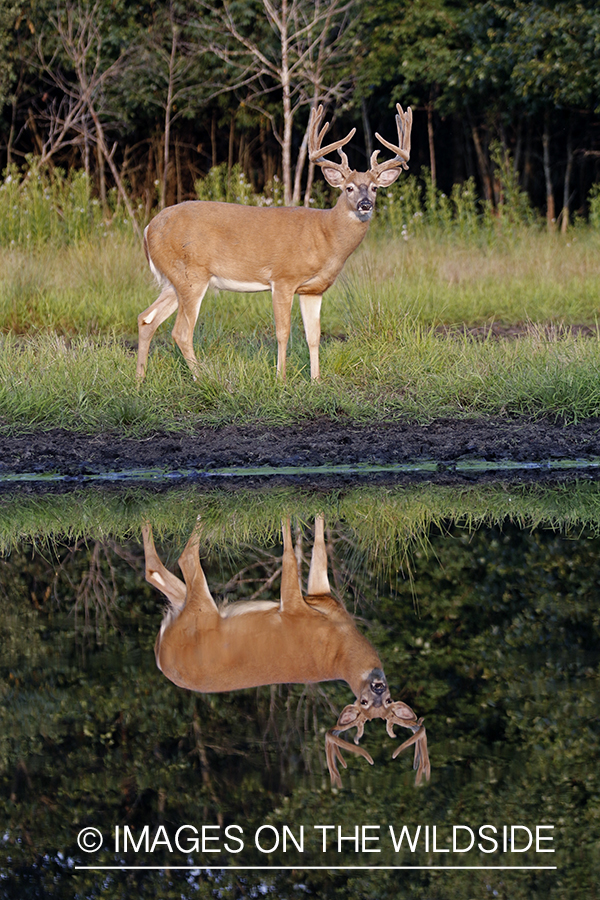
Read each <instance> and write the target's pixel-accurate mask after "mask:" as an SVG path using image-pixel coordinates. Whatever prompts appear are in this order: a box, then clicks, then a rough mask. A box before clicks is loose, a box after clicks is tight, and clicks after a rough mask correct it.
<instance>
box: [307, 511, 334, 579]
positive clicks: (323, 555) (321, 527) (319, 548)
mask: <svg viewBox="0 0 600 900" xmlns="http://www.w3.org/2000/svg"><path fill="white" fill-rule="evenodd" d="M308 593H309V595H311V596H314V595H316V594H331V587H330V585H329V578H328V577H327V550H326V549H325V523H324V520H323V516H316V517H315V542H314V544H313V551H312V556H311V558H310V569H309V571H308Z"/></svg>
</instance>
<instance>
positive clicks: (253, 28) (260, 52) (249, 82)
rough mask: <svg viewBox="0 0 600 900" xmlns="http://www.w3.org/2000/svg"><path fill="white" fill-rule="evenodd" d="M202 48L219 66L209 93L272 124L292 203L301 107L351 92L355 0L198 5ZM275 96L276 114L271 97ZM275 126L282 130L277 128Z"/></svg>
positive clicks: (204, 1)
mask: <svg viewBox="0 0 600 900" xmlns="http://www.w3.org/2000/svg"><path fill="white" fill-rule="evenodd" d="M198 3H199V5H200V6H201V8H202V9H203V10H204V12H205V14H206V18H205V19H203V20H202V22H201V28H202V29H203V31H206V32H207V34H208V42H207V47H208V49H209V50H210V51H211V52H212V53H213V54H214V55H215V56H216V57H217V58H218V59H219V60H221V62H222V63H224V64H225V71H222V73H221V75H222V81H221V82H220V83H218V82H216V83H215V93H219V92H228V91H232V92H234V93H235V94H236V96H238V97H239V98H240V100H241V102H242V104H243V105H246V106H249V107H251V108H253V109H255V110H258V111H259V112H260V113H261V115H264V116H266V117H267V119H268V120H269V122H270V123H271V127H272V129H273V134H274V135H275V138H276V140H277V141H278V143H279V145H280V146H281V152H282V169H283V186H284V202H285V204H286V206H289V205H291V204H292V203H298V202H299V199H300V179H301V173H302V168H303V166H304V162H305V160H306V147H307V141H308V129H307V128H306V130H305V134H304V139H303V141H302V145H301V148H300V152H299V155H298V160H297V164H296V177H295V179H293V178H292V135H293V126H294V119H295V116H296V114H297V112H298V111H299V109H301V108H302V107H304V106H309V105H316V104H318V103H325V104H326V103H329V102H331V101H333V100H335V101H337V102H338V103H339V102H340V101H341V100H343V99H344V98H345V97H346V96H347V95H348V91H349V89H350V84H351V76H350V71H349V65H348V64H349V50H350V46H349V42H350V40H351V34H352V32H351V24H352V11H353V9H354V7H355V0H316V2H311V0H256V2H255V3H254V4H252V5H248V6H238V5H236V4H234V3H232V2H230V0H224V2H223V3H222V4H218V5H217V4H215V3H213V2H209V0H198ZM279 95H280V96H281V109H280V110H276V109H274V106H273V103H272V102H270V101H271V100H272V98H273V96H279ZM280 121H281V122H282V125H281V126H280V124H279V123H280Z"/></svg>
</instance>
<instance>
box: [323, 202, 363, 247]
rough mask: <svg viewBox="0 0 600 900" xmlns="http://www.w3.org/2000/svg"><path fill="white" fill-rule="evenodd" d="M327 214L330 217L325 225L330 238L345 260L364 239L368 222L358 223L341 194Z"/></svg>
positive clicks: (353, 212)
mask: <svg viewBox="0 0 600 900" xmlns="http://www.w3.org/2000/svg"><path fill="white" fill-rule="evenodd" d="M328 212H329V213H330V215H329V217H328V223H327V224H328V225H329V229H328V230H329V232H330V235H331V238H332V240H333V242H334V243H335V245H336V247H337V248H338V249H339V251H341V252H343V253H344V259H347V258H348V257H349V256H350V254H351V253H353V252H354V250H356V248H357V247H358V245H359V244H360V243H361V241H362V240H363V238H364V237H365V235H366V233H367V231H368V230H369V221H368V220H367V221H366V222H361V221H360V219H359V218H358V216H357V215H356V212H355V211H354V210H353V209H352V208H351V207H350V205H349V204H348V201H347V199H346V197H345V196H344V195H343V194H341V195H340V197H339V198H338V202H337V203H336V204H335V206H334V207H332V208H331V209H330V210H328Z"/></svg>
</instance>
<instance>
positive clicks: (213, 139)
mask: <svg viewBox="0 0 600 900" xmlns="http://www.w3.org/2000/svg"><path fill="white" fill-rule="evenodd" d="M210 150H211V156H212V168H213V169H214V168H215V166H216V165H217V117H216V116H215V115H214V113H213V117H212V120H211V123H210Z"/></svg>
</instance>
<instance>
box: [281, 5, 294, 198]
mask: <svg viewBox="0 0 600 900" xmlns="http://www.w3.org/2000/svg"><path fill="white" fill-rule="evenodd" d="M281 23H282V30H281V86H282V88H283V141H282V145H281V151H282V174H283V202H284V205H285V206H291V204H292V200H293V191H292V118H293V113H292V96H291V84H290V69H289V46H288V34H287V28H288V5H287V0H283V2H282V4H281Z"/></svg>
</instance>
